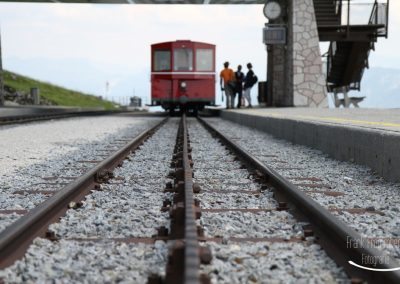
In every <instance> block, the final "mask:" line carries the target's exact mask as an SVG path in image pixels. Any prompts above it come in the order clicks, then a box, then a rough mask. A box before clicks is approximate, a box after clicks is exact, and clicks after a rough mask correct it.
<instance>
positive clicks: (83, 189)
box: [0, 119, 167, 269]
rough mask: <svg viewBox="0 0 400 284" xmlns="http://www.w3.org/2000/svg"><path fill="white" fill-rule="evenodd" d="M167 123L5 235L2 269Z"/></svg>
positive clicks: (0, 249)
mask: <svg viewBox="0 0 400 284" xmlns="http://www.w3.org/2000/svg"><path fill="white" fill-rule="evenodd" d="M166 120H167V119H164V120H162V121H161V122H160V123H158V124H157V125H155V126H154V127H152V128H150V129H148V130H146V131H143V132H142V133H141V134H139V135H138V136H137V137H135V138H134V139H133V140H132V141H131V142H129V143H128V144H126V145H125V146H124V147H122V148H121V149H120V150H118V151H116V152H114V153H113V154H112V155H111V156H110V157H108V158H107V159H105V160H104V161H102V162H100V163H99V164H98V165H96V166H95V167H93V168H92V169H91V170H89V171H88V172H87V173H85V174H84V175H82V176H81V177H79V178H78V179H76V180H74V181H73V182H71V183H70V184H68V185H67V186H65V187H64V188H62V189H61V190H60V191H58V192H57V193H55V194H54V195H53V196H51V197H50V198H49V199H47V200H46V201H44V202H43V203H41V204H40V205H39V206H37V207H36V208H34V209H32V210H31V211H29V212H28V214H26V215H25V216H23V217H21V218H20V219H18V220H17V221H16V222H15V223H13V224H12V225H10V226H9V227H7V228H6V229H5V230H4V231H3V232H1V233H0V269H1V268H5V267H7V266H9V265H11V264H12V263H13V262H14V261H15V260H17V259H18V258H21V257H22V256H23V255H24V254H25V252H26V250H27V249H28V247H29V245H30V244H31V243H32V241H33V240H34V239H35V238H36V237H39V236H46V233H47V232H46V231H47V227H48V226H49V225H50V224H51V223H53V222H55V221H56V220H57V219H58V218H59V217H60V216H62V215H63V214H64V213H65V212H66V211H67V209H68V205H69V204H70V202H72V201H74V202H79V201H80V200H82V199H83V197H84V196H85V195H87V194H89V193H90V191H91V190H96V188H97V187H98V186H99V184H100V183H102V182H105V181H107V180H108V179H109V178H111V177H112V170H113V169H114V168H116V167H117V166H120V165H122V161H123V160H124V159H125V157H127V156H128V155H129V154H130V153H131V152H132V151H134V150H135V149H137V148H138V147H139V146H140V145H141V144H142V143H143V142H144V141H145V140H146V139H147V138H149V137H150V136H151V135H152V134H153V133H154V132H155V131H156V130H157V129H158V128H159V127H161V126H162V125H163V124H164V123H165V122H166ZM48 237H51V236H48Z"/></svg>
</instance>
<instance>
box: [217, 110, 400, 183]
mask: <svg viewBox="0 0 400 284" xmlns="http://www.w3.org/2000/svg"><path fill="white" fill-rule="evenodd" d="M221 117H222V118H224V119H227V120H231V121H234V122H237V123H239V124H242V125H246V126H249V127H252V128H256V129H258V130H260V131H264V132H267V133H269V134H271V135H273V136H275V137H277V138H280V139H284V140H288V141H290V142H292V143H295V144H300V145H305V146H309V147H311V148H314V149H318V150H321V151H322V152H324V153H326V154H328V155H329V156H331V157H332V158H335V159H338V160H342V161H349V162H354V163H357V164H360V165H365V166H368V167H370V168H371V169H372V170H374V171H375V172H376V173H377V174H378V175H380V176H382V177H384V178H385V179H387V180H389V181H394V182H400V109H316V108H251V109H248V108H246V109H233V110H222V111H221Z"/></svg>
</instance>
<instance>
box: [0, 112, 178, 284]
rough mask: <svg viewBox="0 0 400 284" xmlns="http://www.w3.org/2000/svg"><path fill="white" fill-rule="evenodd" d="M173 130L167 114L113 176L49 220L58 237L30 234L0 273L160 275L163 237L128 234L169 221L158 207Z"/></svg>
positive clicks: (17, 276) (9, 277)
mask: <svg viewBox="0 0 400 284" xmlns="http://www.w3.org/2000/svg"><path fill="white" fill-rule="evenodd" d="M176 131H177V120H176V119H172V120H171V121H170V122H169V123H167V125H166V126H164V127H163V128H161V129H160V130H159V131H157V132H156V133H155V134H154V135H153V136H152V137H151V138H150V139H148V140H147V141H146V142H145V143H144V144H143V145H142V146H141V147H140V148H139V149H138V150H136V151H135V153H133V154H131V155H130V156H129V157H128V158H127V159H125V160H124V163H123V165H122V167H119V168H117V169H116V170H115V171H114V175H115V179H112V180H110V181H109V183H108V184H103V185H102V188H101V190H100V191H94V192H92V193H91V194H90V195H88V196H87V197H86V199H85V200H84V201H83V206H82V207H80V208H77V209H73V210H72V209H70V210H68V211H67V213H66V216H64V217H63V218H61V220H60V222H58V223H56V224H53V225H51V226H50V231H53V232H54V233H55V234H56V236H57V238H59V239H60V241H56V242H49V241H47V240H44V239H40V238H38V239H36V240H35V243H34V244H33V245H32V246H31V247H30V249H29V252H28V254H27V255H26V256H25V257H24V258H23V259H22V260H20V261H17V262H16V263H15V264H14V265H13V266H11V267H9V268H7V269H5V270H3V271H0V277H4V278H5V280H6V282H16V283H22V282H32V283H34V282H37V281H38V282H52V281H59V283H67V282H75V281H78V282H84V283H99V282H101V283H115V282H121V283H145V282H147V277H148V276H149V275H150V274H153V273H154V274H158V275H165V267H166V259H167V251H168V248H167V244H166V243H164V242H162V241H156V242H155V244H153V245H151V244H143V243H131V242H130V241H129V240H130V238H132V237H135V238H150V237H152V236H153V235H155V234H156V232H157V230H156V229H157V228H158V227H160V226H166V227H168V226H169V220H168V213H166V212H164V213H163V212H161V210H160V209H161V206H162V201H163V198H164V194H163V193H162V191H163V189H164V188H165V183H166V181H167V180H168V179H167V178H166V176H167V174H168V172H169V170H170V169H169V162H170V159H171V157H172V152H173V146H174V144H175V138H176ZM77 239H83V240H85V241H79V242H78V241H77ZM116 239H120V241H117V240H116ZM124 240H125V241H124ZM49 263H51V265H49Z"/></svg>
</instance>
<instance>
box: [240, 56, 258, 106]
mask: <svg viewBox="0 0 400 284" xmlns="http://www.w3.org/2000/svg"><path fill="white" fill-rule="evenodd" d="M252 68H253V65H251V63H247V69H249V71H247V74H246V77H245V78H244V86H243V88H244V93H243V95H244V97H245V98H246V100H247V101H248V102H249V106H248V107H252V105H251V95H250V91H251V88H252V87H253V85H254V76H255V75H254V72H253V70H252Z"/></svg>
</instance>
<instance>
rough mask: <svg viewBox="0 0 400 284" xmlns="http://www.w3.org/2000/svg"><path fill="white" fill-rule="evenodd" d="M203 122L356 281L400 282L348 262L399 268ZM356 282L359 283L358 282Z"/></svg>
mask: <svg viewBox="0 0 400 284" xmlns="http://www.w3.org/2000/svg"><path fill="white" fill-rule="evenodd" d="M199 120H200V122H201V123H202V124H203V125H204V126H205V128H206V129H208V130H209V131H210V132H211V133H213V134H215V136H217V137H218V138H219V139H220V140H221V141H222V142H223V143H224V144H225V145H227V146H228V147H229V148H230V149H231V150H232V151H233V152H235V154H236V155H238V157H240V158H241V159H242V161H243V162H244V163H246V164H247V165H250V166H251V167H252V168H255V169H256V170H258V171H259V172H260V173H262V175H263V178H264V179H265V180H266V182H268V183H269V184H270V185H272V187H273V188H274V195H275V198H276V199H277V200H278V202H287V203H288V206H289V209H290V212H291V213H292V214H294V215H295V216H296V217H297V218H298V219H299V220H304V221H306V222H308V223H309V224H310V228H311V229H312V230H313V232H314V233H315V235H316V237H317V242H318V243H319V244H320V245H321V246H322V247H323V248H324V250H325V251H326V252H327V254H328V255H329V256H330V257H332V258H333V259H334V260H335V261H336V263H337V264H338V265H340V266H342V267H343V268H344V269H345V271H346V272H347V273H348V275H349V276H350V277H351V278H352V279H353V280H354V282H357V281H358V279H362V280H363V281H368V283H400V271H398V270H397V271H387V272H377V271H371V270H363V269H360V268H357V267H355V266H353V265H351V264H349V261H353V262H354V263H356V264H360V265H362V263H363V259H367V258H370V259H382V260H385V261H383V263H377V265H376V266H375V267H370V268H374V269H395V268H397V267H398V266H399V265H398V264H397V263H396V261H395V260H394V259H393V258H391V257H390V256H388V255H386V254H384V253H383V252H381V251H379V250H377V249H376V248H374V247H373V245H371V244H370V243H368V241H367V240H366V239H365V238H362V237H361V235H360V234H358V233H357V232H356V231H355V230H353V229H352V228H350V227H349V226H347V225H346V224H344V223H343V222H341V221H340V220H339V219H337V218H335V217H334V216H333V215H332V214H330V213H329V211H327V210H326V209H325V208H323V207H322V206H321V205H319V204H318V203H316V202H315V201H314V200H312V199H311V198H310V197H308V196H307V195H306V194H305V193H303V192H302V191H301V190H300V189H299V188H298V187H297V186H295V185H294V184H292V183H291V182H290V181H288V180H287V179H285V178H284V177H282V176H281V175H280V174H278V173H277V172H276V171H274V170H273V169H271V168H270V167H268V166H267V165H265V164H264V163H263V162H261V161H260V160H258V159H257V158H255V157H254V156H252V155H251V154H249V153H248V152H247V151H245V150H244V149H243V148H241V147H240V146H238V145H237V144H235V143H234V142H232V141H231V140H230V139H229V138H228V137H226V136H225V135H223V134H222V133H221V132H219V131H218V130H217V129H215V128H214V127H213V126H211V125H210V124H209V123H207V122H206V121H205V120H203V119H201V118H199ZM356 279H357V280H356Z"/></svg>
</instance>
